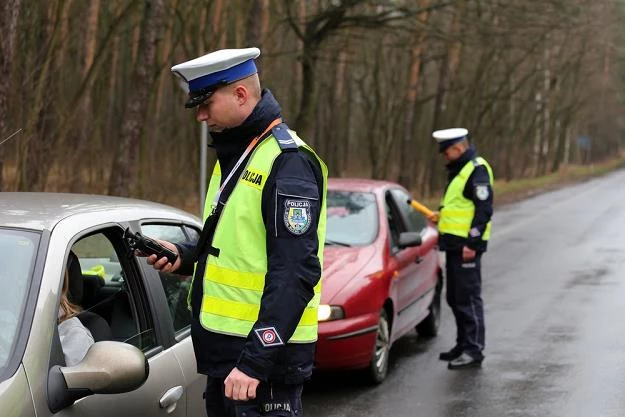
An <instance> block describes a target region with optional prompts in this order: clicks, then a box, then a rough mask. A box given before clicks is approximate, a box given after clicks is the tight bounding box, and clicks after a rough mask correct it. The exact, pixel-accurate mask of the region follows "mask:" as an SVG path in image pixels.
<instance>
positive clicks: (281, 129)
mask: <svg viewBox="0 0 625 417" xmlns="http://www.w3.org/2000/svg"><path fill="white" fill-rule="evenodd" d="M271 134H272V135H273V137H274V138H276V141H277V142H278V146H280V149H281V150H282V152H295V151H297V149H298V146H297V143H296V142H295V139H293V138H292V137H291V134H290V133H289V127H288V126H287V125H286V123H280V124H279V125H276V126H275V127H274V128H273V129H271Z"/></svg>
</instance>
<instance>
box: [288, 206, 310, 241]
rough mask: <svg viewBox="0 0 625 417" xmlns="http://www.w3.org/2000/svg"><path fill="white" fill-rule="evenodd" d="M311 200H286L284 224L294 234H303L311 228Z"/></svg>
mask: <svg viewBox="0 0 625 417" xmlns="http://www.w3.org/2000/svg"><path fill="white" fill-rule="evenodd" d="M310 223H311V219H310V201H308V200H292V199H287V200H286V201H285V202H284V225H285V226H286V228H287V230H288V231H289V232H291V233H292V234H294V235H302V234H304V233H306V231H307V230H308V229H309V228H310Z"/></svg>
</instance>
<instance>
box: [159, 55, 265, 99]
mask: <svg viewBox="0 0 625 417" xmlns="http://www.w3.org/2000/svg"><path fill="white" fill-rule="evenodd" d="M259 55H260V49H258V48H244V49H221V50H219V51H215V52H211V53H210V54H206V55H203V56H201V57H199V58H195V59H192V60H191V61H187V62H183V63H182V64H178V65H174V66H173V67H171V72H173V73H174V74H176V75H177V76H178V77H180V78H181V79H182V81H183V87H184V88H185V90H186V91H187V92H188V93H189V101H187V103H186V104H185V107H187V108H192V107H196V106H199V105H200V104H202V102H204V101H205V100H206V99H207V98H209V97H210V96H211V95H212V94H213V93H214V92H215V90H216V89H217V88H219V87H221V86H224V85H226V84H232V83H233V82H236V81H239V80H242V79H243V78H246V77H249V76H250V75H252V74H256V73H257V72H258V70H257V69H256V65H255V64H254V59H256V58H258V56H259Z"/></svg>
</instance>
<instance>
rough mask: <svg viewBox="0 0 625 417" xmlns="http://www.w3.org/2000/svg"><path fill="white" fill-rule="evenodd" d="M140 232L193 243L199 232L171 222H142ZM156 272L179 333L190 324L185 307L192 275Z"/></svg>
mask: <svg viewBox="0 0 625 417" xmlns="http://www.w3.org/2000/svg"><path fill="white" fill-rule="evenodd" d="M141 233H143V234H144V235H145V236H148V237H150V238H153V239H160V240H166V241H168V242H171V243H187V244H194V243H195V242H197V240H198V238H199V232H198V231H197V230H196V229H194V228H192V227H190V226H184V227H183V226H180V225H173V224H142V225H141ZM158 274H159V277H160V282H161V285H162V286H163V291H164V292H165V297H166V299H167V305H168V308H169V315H170V317H171V320H172V323H173V326H174V331H175V332H176V333H177V334H180V333H181V332H183V331H185V330H186V329H188V328H189V327H190V326H191V312H190V311H189V309H188V307H187V296H188V294H189V290H190V289H191V280H192V278H193V277H192V275H178V274H170V273H167V272H162V271H158Z"/></svg>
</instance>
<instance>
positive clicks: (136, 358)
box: [48, 341, 149, 413]
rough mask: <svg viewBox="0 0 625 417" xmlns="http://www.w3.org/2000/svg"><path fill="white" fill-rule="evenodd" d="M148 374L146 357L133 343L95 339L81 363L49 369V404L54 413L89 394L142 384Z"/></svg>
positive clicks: (114, 390) (116, 390) (127, 389)
mask: <svg viewBox="0 0 625 417" xmlns="http://www.w3.org/2000/svg"><path fill="white" fill-rule="evenodd" d="M148 374H149V365H148V361H147V359H146V357H145V355H144V354H143V352H141V351H140V350H139V349H137V348H136V347H134V346H132V345H129V344H127V343H122V342H112V341H106V342H97V343H94V344H93V345H91V347H90V348H89V350H88V351H87V354H86V355H85V357H84V358H83V360H82V361H80V363H78V364H76V365H74V366H68V367H61V366H58V365H57V366H54V367H52V369H50V373H49V374H48V406H49V408H50V411H52V412H53V413H56V412H58V411H60V410H62V409H64V408H66V407H68V406H70V405H71V404H73V403H74V402H75V401H76V400H78V399H80V398H83V397H86V396H89V395H92V394H119V393H122V392H129V391H133V390H135V389H137V388H139V387H140V386H141V385H143V383H144V382H145V381H146V380H147V379H148Z"/></svg>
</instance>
